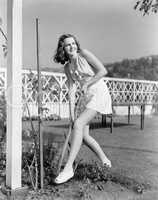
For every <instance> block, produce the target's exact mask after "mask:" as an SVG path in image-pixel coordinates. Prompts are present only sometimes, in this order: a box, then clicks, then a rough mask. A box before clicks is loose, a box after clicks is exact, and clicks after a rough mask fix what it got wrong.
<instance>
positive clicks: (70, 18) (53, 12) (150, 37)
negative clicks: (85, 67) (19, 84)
mask: <svg viewBox="0 0 158 200" xmlns="http://www.w3.org/2000/svg"><path fill="white" fill-rule="evenodd" d="M135 2H136V0H117V1H114V0H111V1H110V0H78V1H77V0H76V1H75V0H23V66H24V67H25V68H35V67H36V38H35V36H36V33H35V21H36V18H38V19H39V39H40V45H39V48H40V49H39V53H40V54H39V57H40V66H42V68H43V67H49V68H52V67H53V68H55V67H56V66H57V67H58V65H57V64H56V63H54V62H53V60H52V57H53V55H54V52H55V50H56V47H57V42H58V38H59V36H60V35H61V34H63V33H71V34H74V35H75V36H76V37H77V38H78V40H79V42H80V45H81V48H85V49H88V50H90V51H92V53H94V54H95V55H96V56H97V57H98V58H99V59H100V60H101V61H102V62H103V63H111V62H116V61H120V60H122V59H126V58H128V59H133V58H139V57H142V56H148V55H157V54H158V37H157V35H158V25H157V22H158V14H150V15H149V16H145V17H143V16H142V14H141V13H140V12H139V11H135V10H134V9H133V7H134V5H135ZM5 4H6V0H0V17H1V18H2V22H3V23H2V25H1V26H2V27H3V29H4V30H5V31H6V5H5ZM0 38H2V36H1V35H0ZM1 40H2V39H0V41H1ZM1 43H2V41H1ZM0 48H1V44H0ZM1 57H2V56H1ZM0 62H2V58H1V59H0Z"/></svg>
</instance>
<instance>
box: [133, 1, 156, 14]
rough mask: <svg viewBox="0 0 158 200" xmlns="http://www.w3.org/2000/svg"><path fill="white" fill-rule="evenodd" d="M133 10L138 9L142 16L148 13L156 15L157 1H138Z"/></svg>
mask: <svg viewBox="0 0 158 200" xmlns="http://www.w3.org/2000/svg"><path fill="white" fill-rule="evenodd" d="M134 9H135V10H136V9H138V10H139V11H141V12H142V13H143V15H148V14H149V13H151V12H152V13H157V11H158V0H138V1H137V2H136V4H135V6H134Z"/></svg>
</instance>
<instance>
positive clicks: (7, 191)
mask: <svg viewBox="0 0 158 200" xmlns="http://www.w3.org/2000/svg"><path fill="white" fill-rule="evenodd" d="M1 191H2V193H3V194H4V195H6V196H7V197H9V199H10V200H15V199H19V197H20V199H21V200H24V199H25V197H26V195H27V193H28V187H21V188H17V189H14V190H13V189H11V188H9V187H2V188H1Z"/></svg>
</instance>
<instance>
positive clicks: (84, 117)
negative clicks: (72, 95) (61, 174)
mask: <svg viewBox="0 0 158 200" xmlns="http://www.w3.org/2000/svg"><path fill="white" fill-rule="evenodd" d="M96 114H97V112H96V111H94V110H91V109H85V110H84V111H83V112H82V113H81V115H80V116H79V117H78V118H77V119H76V121H75V122H74V130H73V135H72V141H71V149H70V154H69V157H68V160H67V163H66V165H65V168H64V169H71V168H72V165H73V162H74V160H75V158H76V156H77V154H78V152H79V150H80V147H81V145H82V142H83V131H84V127H85V126H86V125H87V124H88V123H89V122H90V121H91V120H92V119H93V118H94V117H95V115H96Z"/></svg>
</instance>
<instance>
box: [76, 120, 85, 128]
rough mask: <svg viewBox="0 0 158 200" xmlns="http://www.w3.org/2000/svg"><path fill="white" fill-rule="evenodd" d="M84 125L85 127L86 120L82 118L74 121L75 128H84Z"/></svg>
mask: <svg viewBox="0 0 158 200" xmlns="http://www.w3.org/2000/svg"><path fill="white" fill-rule="evenodd" d="M83 127H84V122H83V121H82V120H81V119H80V118H78V119H76V120H75V122H74V128H75V129H83Z"/></svg>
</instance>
